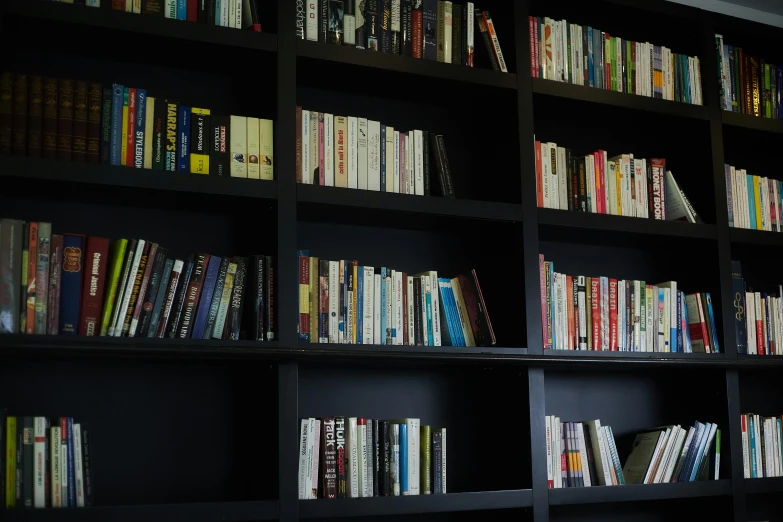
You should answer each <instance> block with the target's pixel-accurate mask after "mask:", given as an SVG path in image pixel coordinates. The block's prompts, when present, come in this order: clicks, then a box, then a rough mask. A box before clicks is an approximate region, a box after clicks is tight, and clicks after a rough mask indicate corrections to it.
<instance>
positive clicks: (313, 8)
mask: <svg viewBox="0 0 783 522" xmlns="http://www.w3.org/2000/svg"><path fill="white" fill-rule="evenodd" d="M305 14H306V16H307V20H306V21H305V37H306V38H307V39H308V40H310V41H311V42H317V41H318V2H317V0H307V12H306V13H305Z"/></svg>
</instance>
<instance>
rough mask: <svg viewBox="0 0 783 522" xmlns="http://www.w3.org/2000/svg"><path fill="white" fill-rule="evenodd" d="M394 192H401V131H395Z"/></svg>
mask: <svg viewBox="0 0 783 522" xmlns="http://www.w3.org/2000/svg"><path fill="white" fill-rule="evenodd" d="M393 153H394V193H395V194H399V193H400V170H401V169H400V133H399V131H394V151H393Z"/></svg>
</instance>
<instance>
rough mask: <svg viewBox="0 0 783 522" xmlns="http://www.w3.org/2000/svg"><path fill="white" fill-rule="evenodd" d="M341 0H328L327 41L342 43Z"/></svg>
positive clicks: (342, 10) (342, 6) (342, 9)
mask: <svg viewBox="0 0 783 522" xmlns="http://www.w3.org/2000/svg"><path fill="white" fill-rule="evenodd" d="M344 8H345V6H344V4H343V0H329V43H332V44H337V45H342V44H343V15H344Z"/></svg>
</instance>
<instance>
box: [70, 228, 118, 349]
mask: <svg viewBox="0 0 783 522" xmlns="http://www.w3.org/2000/svg"><path fill="white" fill-rule="evenodd" d="M86 250H87V253H86V255H85V256H84V264H85V266H84V283H83V289H82V301H81V313H80V316H79V335H85V336H97V335H99V334H100V328H101V317H102V315H103V313H102V312H103V289H104V286H105V284H106V270H107V268H108V263H109V240H108V239H106V238H103V237H96V236H90V237H88V238H87V249H86ZM63 254H65V251H64V252H63ZM64 267H65V264H63V268H64Z"/></svg>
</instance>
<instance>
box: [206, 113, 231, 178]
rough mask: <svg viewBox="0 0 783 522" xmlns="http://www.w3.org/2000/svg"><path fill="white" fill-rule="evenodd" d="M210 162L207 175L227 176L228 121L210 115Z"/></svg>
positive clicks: (223, 117)
mask: <svg viewBox="0 0 783 522" xmlns="http://www.w3.org/2000/svg"><path fill="white" fill-rule="evenodd" d="M210 127H211V135H210V144H211V149H210V162H209V173H210V175H213V176H229V175H230V174H229V165H230V158H229V145H228V144H229V143H230V142H229V119H228V118H227V117H225V116H221V115H216V114H211V115H210Z"/></svg>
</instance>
